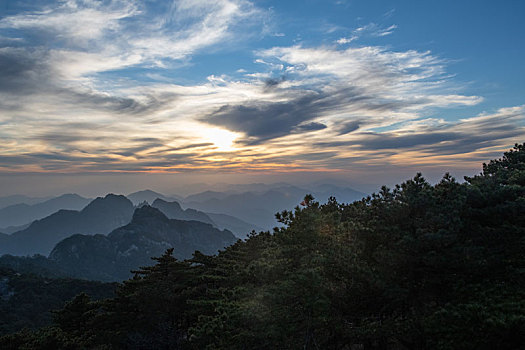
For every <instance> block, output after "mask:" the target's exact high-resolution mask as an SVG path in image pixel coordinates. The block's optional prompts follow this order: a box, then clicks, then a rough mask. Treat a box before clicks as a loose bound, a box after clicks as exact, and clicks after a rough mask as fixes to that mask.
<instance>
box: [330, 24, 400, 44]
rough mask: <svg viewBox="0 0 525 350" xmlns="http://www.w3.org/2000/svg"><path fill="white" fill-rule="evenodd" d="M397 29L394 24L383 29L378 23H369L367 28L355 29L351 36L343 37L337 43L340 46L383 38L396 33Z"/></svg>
mask: <svg viewBox="0 0 525 350" xmlns="http://www.w3.org/2000/svg"><path fill="white" fill-rule="evenodd" d="M396 28H397V25H396V24H392V25H390V26H389V27H382V26H380V25H378V24H377V23H373V22H372V23H369V24H367V25H365V26H361V27H358V28H356V29H354V30H353V31H352V33H351V35H350V36H348V37H342V38H339V39H338V40H336V43H337V44H339V45H344V44H349V43H351V42H352V41H356V40H358V39H360V38H366V37H383V36H387V35H390V34H392V33H394V30H395V29H396Z"/></svg>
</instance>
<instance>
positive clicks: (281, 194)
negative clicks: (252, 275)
mask: <svg viewBox="0 0 525 350" xmlns="http://www.w3.org/2000/svg"><path fill="white" fill-rule="evenodd" d="M239 186H240V185H239ZM248 186H249V185H243V186H242V187H240V188H255V189H263V191H261V192H258V191H249V192H240V193H236V192H235V191H234V190H229V191H227V192H216V191H205V192H201V193H197V194H194V195H191V196H188V197H186V198H185V199H184V201H183V205H184V206H186V207H191V208H194V209H198V210H201V211H204V212H206V213H208V215H209V213H222V214H228V215H233V216H236V217H238V218H241V219H242V220H245V221H247V222H251V223H253V224H255V225H257V226H259V227H262V228H263V229H264V230H270V229H272V228H273V227H274V226H276V224H277V223H276V221H275V213H277V212H280V211H282V210H285V209H290V208H293V207H295V206H296V205H298V204H299V203H300V202H301V201H302V200H303V198H304V196H305V195H306V194H308V193H310V194H313V196H314V197H315V198H316V199H317V200H319V201H321V202H325V201H326V200H328V198H329V197H331V196H337V199H338V201H340V202H353V201H355V200H359V199H361V198H363V197H364V196H365V194H364V193H362V192H359V191H356V190H354V189H351V188H348V187H346V188H344V187H339V186H334V185H327V184H324V185H323V184H321V185H315V186H312V187H311V188H309V189H305V188H301V187H297V186H292V185H288V184H283V183H280V184H276V186H275V187H272V186H270V185H267V184H254V185H252V186H251V187H248Z"/></svg>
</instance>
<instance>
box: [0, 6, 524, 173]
mask: <svg viewBox="0 0 525 350" xmlns="http://www.w3.org/2000/svg"><path fill="white" fill-rule="evenodd" d="M148 4H149V2H136V1H125V0H119V1H117V0H114V1H101V2H94V1H80V0H79V1H73V0H70V1H64V2H60V3H59V5H58V6H54V7H53V6H51V5H50V6H47V7H45V8H39V9H37V10H35V11H33V12H24V13H21V14H18V15H13V16H8V17H4V18H2V19H0V35H2V38H3V37H5V38H8V39H9V38H11V39H13V40H7V39H6V40H3V39H1V38H0V138H1V140H2V143H1V145H0V172H6V173H8V172H19V171H34V172H104V171H105V172H136V171H139V172H140V171H156V172H181V171H209V170H210V169H215V170H216V169H221V170H225V171H287V170H290V169H294V170H319V169H321V170H334V169H335V170H337V169H356V168H366V167H374V166H379V165H383V166H385V165H397V164H402V165H407V164H409V165H410V164H412V165H413V164H429V163H430V162H434V164H441V163H443V162H445V163H446V162H448V163H450V164H452V163H453V161H454V160H455V161H457V159H467V158H468V157H471V158H469V159H475V155H476V154H481V153H483V154H486V153H487V152H490V151H491V150H494V149H496V148H498V147H499V148H501V147H504V146H505V147H506V146H507V145H509V144H512V143H513V142H514V141H515V139H516V138H519V137H520V136H523V135H525V131H524V125H523V118H524V109H523V107H514V108H507V109H501V110H499V111H496V112H494V113H485V114H481V115H477V116H471V117H470V118H465V119H462V120H459V121H447V120H445V119H443V118H439V111H440V110H441V109H445V108H451V107H457V106H463V107H468V106H473V105H476V104H478V103H480V102H481V101H482V97H480V96H471V95H468V94H463V93H462V87H461V86H459V85H458V84H457V83H455V82H454V80H453V79H452V78H451V76H450V75H449V74H448V73H447V67H446V63H447V62H446V60H444V59H442V58H439V57H437V56H435V55H433V54H431V53H430V52H420V51H416V50H407V51H393V50H391V49H388V48H386V47H379V46H370V45H362V46H359V47H353V46H352V45H350V46H349V47H346V46H345V47H342V46H338V45H335V44H334V45H332V46H298V45H296V46H279V47H269V48H261V49H260V50H257V51H255V52H254V53H253V55H254V57H253V61H254V62H256V63H257V64H256V65H253V66H255V67H256V68H255V69H253V68H252V69H249V68H246V66H245V67H244V68H241V67H234V68H233V69H230V70H229V71H230V72H234V73H228V72H222V71H219V72H216V74H214V75H211V76H208V77H207V79H203V80H199V81H192V82H188V83H186V84H173V83H170V79H166V78H165V76H164V75H163V74H164V73H166V75H169V74H173V72H174V71H175V70H176V67H180V64H185V63H187V62H189V61H190V60H191V59H192V58H193V57H194V56H196V55H199V54H202V52H203V51H210V50H224V49H227V48H228V47H230V48H231V45H234V44H235V42H238V41H239V40H241V41H242V40H244V39H246V38H249V37H256V36H258V35H260V34H261V32H264V31H266V32H267V33H266V35H272V34H271V33H274V34H275V33H277V31H268V27H267V26H266V27H265V24H264V21H265V20H266V19H267V13H266V12H265V11H262V10H261V9H259V8H257V6H255V5H254V4H253V3H251V2H249V1H245V0H216V1H213V2H209V1H196V0H191V1H190V0H179V1H170V2H160V3H159V4H157V5H158V6H157V7H155V8H154V9H153V8H151V7H148ZM55 5H56V4H55ZM159 6H160V7H159ZM254 23H255V24H254ZM257 23H258V24H257ZM395 28H396V27H395V25H392V26H386V27H381V26H379V25H376V24H373V23H372V24H369V25H367V26H363V27H360V28H358V29H356V30H355V31H353V32H352V33H351V34H352V35H355V36H357V37H362V38H365V37H366V36H372V37H382V36H387V35H389V34H391V33H392V32H393V30H394V29H395ZM351 38H352V36H350V38H349V39H347V38H342V39H341V41H340V42H339V44H344V43H349V42H351V41H352V40H354V39H351ZM177 64H179V65H177ZM253 66H252V67H253ZM138 69H140V70H143V71H145V72H146V74H147V75H148V78H149V80H148V81H143V80H140V79H137V78H136V77H135V76H134V75H133V74H134V72H135V70H138ZM115 72H118V73H119V74H114V73H115ZM159 72H160V73H159ZM111 74H113V75H111ZM228 74H234V75H233V76H230V75H228ZM155 77H159V79H155ZM429 115H432V117H429ZM436 115H437V116H436ZM496 124H497V125H498V127H495V126H494V125H496Z"/></svg>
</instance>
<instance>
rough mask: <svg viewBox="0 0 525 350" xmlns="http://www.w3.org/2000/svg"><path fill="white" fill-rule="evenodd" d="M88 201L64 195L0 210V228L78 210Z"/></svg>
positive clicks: (75, 195)
mask: <svg viewBox="0 0 525 350" xmlns="http://www.w3.org/2000/svg"><path fill="white" fill-rule="evenodd" d="M89 201H90V199H88V198H84V197H81V196H79V195H78V194H64V195H61V196H59V197H56V198H52V199H49V200H46V201H44V202H41V203H37V204H32V205H30V204H26V203H19V204H13V205H9V206H7V207H5V208H2V209H0V227H8V226H21V225H24V224H29V223H31V222H33V221H34V220H37V219H42V218H44V217H46V216H48V215H51V214H53V213H54V212H56V211H57V210H60V209H71V210H80V209H82V208H83V207H85V206H86V204H88V203H89Z"/></svg>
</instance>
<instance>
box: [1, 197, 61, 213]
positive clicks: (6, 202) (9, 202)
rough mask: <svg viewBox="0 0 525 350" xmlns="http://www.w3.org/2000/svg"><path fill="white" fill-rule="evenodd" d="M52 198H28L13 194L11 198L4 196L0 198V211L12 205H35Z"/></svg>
mask: <svg viewBox="0 0 525 350" xmlns="http://www.w3.org/2000/svg"><path fill="white" fill-rule="evenodd" d="M51 198H52V197H28V196H24V195H20V194H14V195H11V196H5V197H0V209H1V208H5V207H7V206H10V205H13V204H21V203H24V204H28V205H31V204H37V203H41V202H44V201H47V200H48V199H51Z"/></svg>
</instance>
